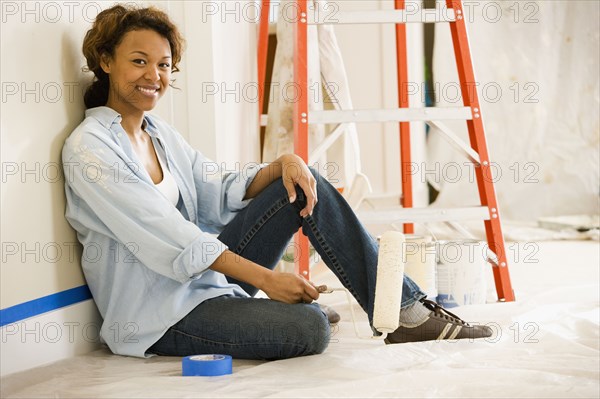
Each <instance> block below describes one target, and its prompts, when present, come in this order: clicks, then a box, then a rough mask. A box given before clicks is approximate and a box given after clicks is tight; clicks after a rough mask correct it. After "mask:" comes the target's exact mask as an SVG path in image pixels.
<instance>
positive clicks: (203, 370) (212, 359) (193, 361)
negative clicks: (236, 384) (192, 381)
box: [181, 355, 232, 377]
mask: <svg viewBox="0 0 600 399" xmlns="http://www.w3.org/2000/svg"><path fill="white" fill-rule="evenodd" d="M231 365H232V361H231V356H229V355H194V356H187V357H184V358H183V360H182V361H181V372H182V375H183V376H184V377H189V376H206V377H212V376H217V375H226V374H231Z"/></svg>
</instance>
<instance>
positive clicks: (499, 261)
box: [258, 0, 515, 301]
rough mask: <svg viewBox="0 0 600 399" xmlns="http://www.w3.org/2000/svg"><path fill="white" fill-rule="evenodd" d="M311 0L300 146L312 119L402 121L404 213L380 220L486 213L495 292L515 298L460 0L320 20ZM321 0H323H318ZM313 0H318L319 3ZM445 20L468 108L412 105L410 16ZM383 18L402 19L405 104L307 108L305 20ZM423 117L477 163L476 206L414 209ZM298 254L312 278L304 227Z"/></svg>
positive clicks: (263, 25)
mask: <svg viewBox="0 0 600 399" xmlns="http://www.w3.org/2000/svg"><path fill="white" fill-rule="evenodd" d="M308 1H310V0H295V7H294V9H295V10H296V12H295V13H296V14H297V16H296V18H295V21H294V22H295V24H294V25H295V32H294V33H295V48H294V55H295V56H294V80H295V83H296V84H297V86H296V87H299V88H300V90H299V97H298V101H296V103H295V106H294V116H293V118H294V151H295V153H296V154H297V155H298V156H300V157H301V158H302V159H304V161H305V162H308V125H309V124H328V123H345V122H389V121H397V122H400V159H401V164H400V169H401V179H402V198H401V205H402V207H403V208H404V209H402V210H401V211H400V212H401V214H400V216H398V214H396V215H382V216H381V219H382V220H387V221H390V220H393V221H394V222H401V223H403V224H404V232H405V233H413V232H414V226H413V223H415V222H432V221H434V222H446V223H448V224H449V225H450V226H452V227H454V228H457V229H459V226H458V225H456V224H455V223H456V222H459V221H467V220H483V221H484V226H485V231H486V238H487V243H488V247H489V250H490V251H491V255H490V256H489V259H488V261H489V262H490V264H491V266H492V270H493V275H494V281H495V284H496V293H497V295H498V300H499V301H514V300H515V296H514V291H513V289H512V285H511V281H510V274H509V271H508V262H507V254H506V251H505V244H504V238H503V236H502V229H501V225H500V212H499V210H498V204H497V201H496V193H495V190H494V184H493V182H492V179H490V176H492V171H491V169H490V166H491V162H490V159H489V156H488V150H487V144H486V139H485V133H484V128H483V120H482V115H481V108H480V105H479V98H478V95H477V92H476V91H475V90H473V88H474V87H475V82H476V81H475V74H474V71H473V63H472V61H471V52H470V49H469V39H468V36H467V27H466V25H465V21H464V12H463V7H462V1H460V0H446V4H445V7H441V8H436V9H422V10H418V12H415V10H410V12H407V10H406V9H405V1H404V0H394V5H395V9H394V10H373V11H358V12H357V11H346V12H344V11H338V12H336V14H335V15H334V16H333V17H332V16H331V15H330V14H331V13H330V12H315V13H314V18H313V19H314V20H310V21H309V17H308V15H309V13H308V9H307V6H308V4H307V2H308ZM311 3H312V1H311ZM317 4H318V3H317ZM313 5H314V4H313ZM269 7H270V0H262V8H261V18H260V31H259V41H258V87H259V112H260V114H261V115H260V117H261V124H263V125H264V124H266V123H265V122H264V121H265V119H266V118H264V115H262V109H263V103H264V88H265V78H266V76H265V71H266V62H267V48H268V26H269ZM424 22H446V23H448V24H449V25H450V32H451V34H452V42H453V45H454V55H455V58H456V64H457V69H458V77H459V81H460V86H461V92H462V98H463V103H464V106H463V107H444V108H436V107H426V108H410V107H409V96H408V84H407V83H408V65H407V51H406V23H424ZM320 23H330V24H365V23H372V24H378V23H379V24H380V23H394V24H395V26H396V53H397V69H398V98H399V108H397V109H388V110H343V111H329V110H327V111H311V112H310V113H309V110H308V79H307V25H309V24H320ZM441 120H465V121H466V123H467V128H468V132H469V141H470V145H467V144H466V143H464V142H463V141H462V140H461V139H460V138H459V137H458V136H456V135H455V134H454V133H452V132H451V131H450V130H449V129H448V128H447V127H446V126H445V125H444V124H443V123H442V122H440V121H441ZM411 121H423V122H425V123H427V124H428V125H430V126H432V127H435V128H436V131H437V132H439V134H442V136H443V137H444V138H445V139H446V140H447V141H448V142H449V143H450V144H452V145H453V146H454V147H456V148H457V149H458V150H459V151H461V152H462V153H463V154H464V155H465V156H466V157H467V158H468V159H469V160H470V161H471V162H472V163H473V164H474V167H475V168H474V169H475V176H476V178H477V187H478V191H479V198H480V201H481V206H471V207H463V208H452V209H445V210H441V209H435V210H430V209H427V208H418V209H415V208H412V206H413V195H412V176H411V169H410V165H411V153H410V123H409V122H411ZM295 240H296V248H297V249H298V251H297V252H298V253H297V256H296V259H297V269H298V272H299V273H301V274H302V275H303V276H305V277H306V278H310V270H309V242H308V237H306V236H305V235H304V234H302V232H301V230H300V231H299V232H298V233H297V234H296V238H295Z"/></svg>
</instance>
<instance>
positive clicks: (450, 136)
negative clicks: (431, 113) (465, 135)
mask: <svg viewBox="0 0 600 399" xmlns="http://www.w3.org/2000/svg"><path fill="white" fill-rule="evenodd" d="M425 123H427V124H428V125H429V126H431V127H433V128H435V129H437V132H438V133H440V134H441V135H442V137H443V138H444V139H446V141H447V142H448V143H450V144H451V145H452V146H454V148H456V149H457V150H459V151H460V152H461V153H462V154H463V155H465V156H466V157H467V158H469V160H470V161H471V162H473V163H474V164H479V163H480V158H479V154H478V153H477V151H475V150H474V149H473V148H471V146H469V145H468V144H467V143H465V142H464V141H463V140H461V138H460V137H458V136H457V135H456V134H454V132H453V131H452V130H450V128H449V127H448V126H446V125H444V124H443V123H441V122H439V121H427V122H425Z"/></svg>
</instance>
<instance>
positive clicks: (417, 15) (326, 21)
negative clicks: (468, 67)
mask: <svg viewBox="0 0 600 399" xmlns="http://www.w3.org/2000/svg"><path fill="white" fill-rule="evenodd" d="M455 20H456V19H455V15H454V9H453V8H448V7H445V6H444V7H437V8H428V9H420V10H417V9H414V10H412V9H407V10H370V11H339V10H336V9H335V8H334V7H331V6H330V7H328V8H321V9H317V10H315V13H314V19H313V20H309V21H308V24H309V25H334V24H335V25H337V24H403V23H430V22H454V21H455Z"/></svg>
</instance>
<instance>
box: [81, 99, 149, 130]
mask: <svg viewBox="0 0 600 399" xmlns="http://www.w3.org/2000/svg"><path fill="white" fill-rule="evenodd" d="M85 116H86V117H88V116H91V117H92V118H94V119H96V120H97V121H98V122H100V123H101V124H102V126H104V127H105V128H107V129H109V130H110V129H111V128H112V125H114V124H115V123H121V120H122V119H123V118H122V117H121V114H119V113H118V112H117V111H115V110H114V109H112V108H110V107H106V106H101V107H94V108H89V109H87V110H86V111H85ZM142 126H143V128H144V129H146V131H147V132H148V134H149V135H150V136H153V137H159V135H158V129H157V128H156V123H154V121H153V120H152V117H151V116H150V115H148V114H144V120H143V122H142Z"/></svg>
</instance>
